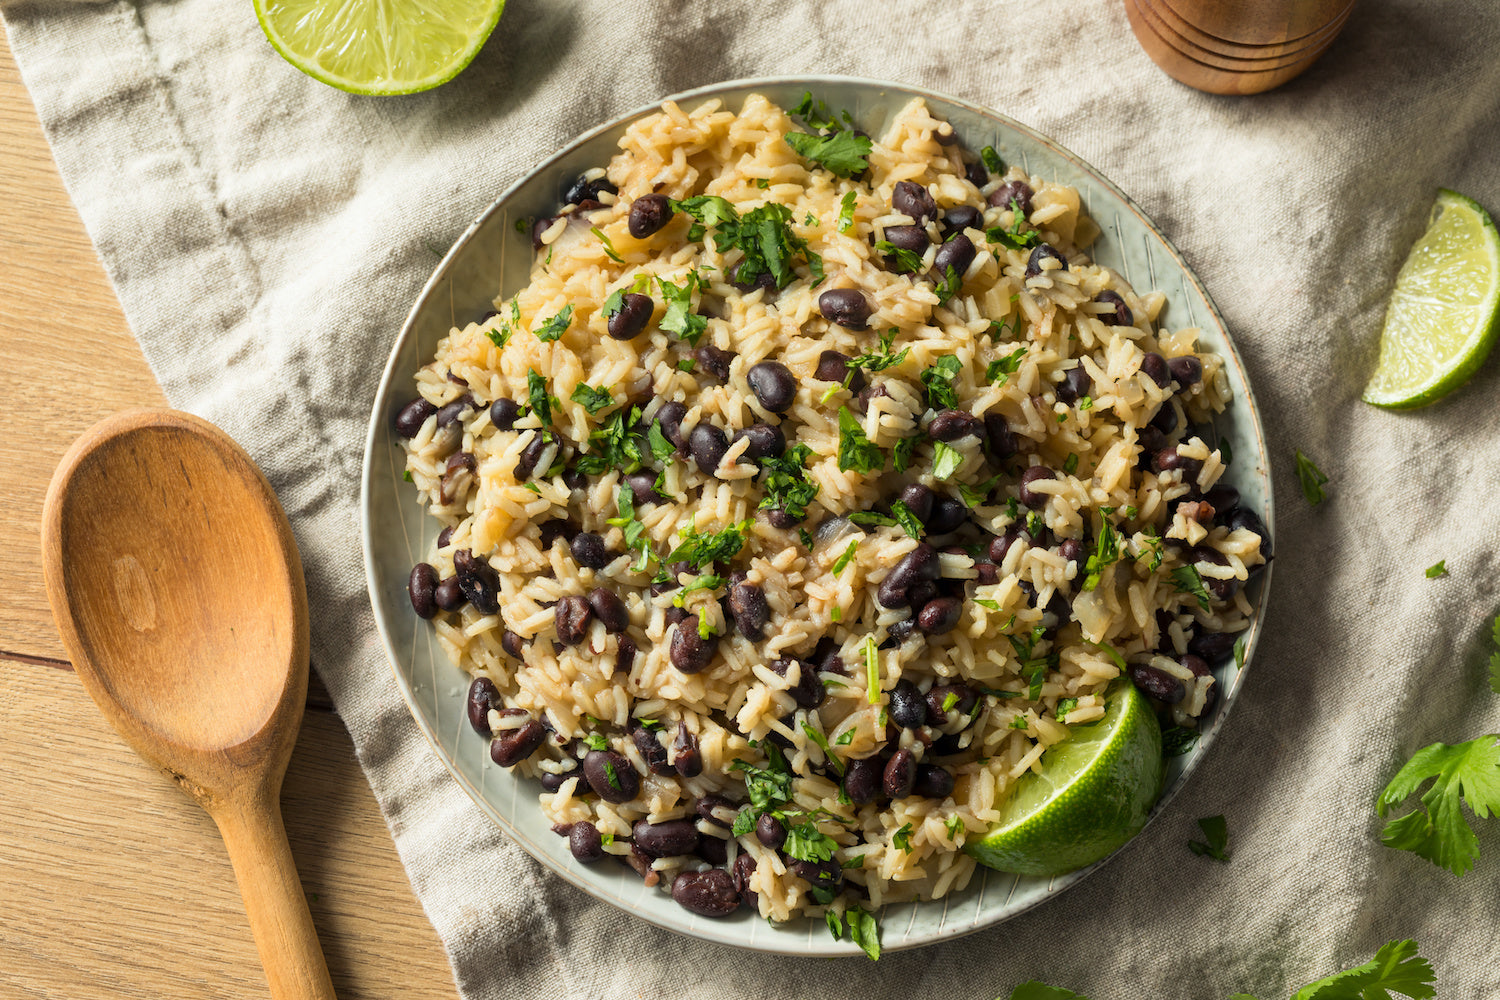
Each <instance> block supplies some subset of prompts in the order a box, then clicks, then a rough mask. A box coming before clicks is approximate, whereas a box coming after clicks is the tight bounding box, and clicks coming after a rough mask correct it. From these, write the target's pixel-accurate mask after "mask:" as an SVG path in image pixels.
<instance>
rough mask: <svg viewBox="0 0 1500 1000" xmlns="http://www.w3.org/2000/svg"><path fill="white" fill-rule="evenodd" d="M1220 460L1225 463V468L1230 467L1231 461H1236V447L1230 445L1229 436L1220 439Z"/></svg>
mask: <svg viewBox="0 0 1500 1000" xmlns="http://www.w3.org/2000/svg"><path fill="white" fill-rule="evenodd" d="M1219 461H1221V462H1223V463H1224V467H1225V468H1228V467H1229V463H1230V462H1233V461H1234V449H1233V448H1232V447H1231V446H1230V444H1229V439H1228V438H1223V439H1221V440H1220V441H1219Z"/></svg>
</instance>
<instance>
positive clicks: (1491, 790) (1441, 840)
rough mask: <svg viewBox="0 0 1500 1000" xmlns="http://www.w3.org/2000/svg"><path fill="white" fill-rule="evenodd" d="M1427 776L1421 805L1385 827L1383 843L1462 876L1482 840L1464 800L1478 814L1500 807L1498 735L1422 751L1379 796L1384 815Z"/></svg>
mask: <svg viewBox="0 0 1500 1000" xmlns="http://www.w3.org/2000/svg"><path fill="white" fill-rule="evenodd" d="M1429 779H1431V780H1432V785H1431V787H1429V788H1428V789H1427V791H1426V792H1425V793H1424V794H1423V795H1422V799H1421V806H1420V807H1419V808H1418V809H1416V810H1415V811H1413V812H1410V813H1407V814H1406V815H1405V816H1402V817H1400V818H1399V819H1394V820H1391V821H1390V822H1389V823H1387V824H1386V826H1385V829H1384V830H1382V831H1381V834H1380V842H1381V843H1383V844H1385V845H1386V846H1387V847H1394V848H1396V849H1397V850H1402V851H1411V852H1413V853H1414V854H1418V855H1420V856H1421V857H1424V858H1426V859H1427V860H1428V861H1431V862H1432V863H1433V864H1435V865H1437V866H1438V867H1439V868H1446V869H1448V870H1449V871H1451V872H1452V873H1453V874H1455V875H1463V874H1464V873H1465V872H1467V871H1469V869H1471V868H1473V867H1474V862H1475V860H1477V859H1478V857H1479V839H1478V838H1477V837H1475V836H1474V831H1473V830H1472V829H1471V828H1470V826H1469V824H1468V822H1467V821H1466V820H1465V819H1464V815H1463V810H1462V808H1461V806H1460V804H1461V803H1464V802H1466V803H1468V806H1469V809H1470V810H1472V811H1473V813H1474V815H1475V816H1477V817H1478V818H1479V819H1485V818H1486V817H1488V816H1489V814H1490V812H1491V811H1500V736H1496V735H1490V736H1481V737H1479V738H1478V739H1475V740H1470V741H1469V742H1467V743H1458V744H1455V745H1453V746H1448V745H1447V744H1444V743H1434V744H1432V745H1431V746H1428V747H1423V748H1422V749H1421V750H1418V751H1417V752H1416V753H1415V754H1414V755H1413V756H1412V758H1411V760H1409V761H1407V762H1406V765H1405V766H1404V767H1402V768H1401V770H1399V771H1397V772H1396V776H1395V777H1394V778H1392V779H1391V783H1390V784H1389V785H1387V786H1386V787H1385V791H1383V792H1381V793H1380V797H1379V798H1378V799H1376V800H1375V810H1376V812H1377V813H1379V814H1380V815H1381V816H1384V815H1385V814H1386V813H1387V812H1388V811H1390V810H1391V809H1394V808H1395V807H1396V806H1398V805H1400V804H1401V803H1402V802H1403V801H1405V800H1406V799H1407V798H1409V797H1410V796H1412V795H1413V794H1415V793H1416V791H1417V789H1418V788H1420V787H1421V786H1422V785H1423V784H1424V783H1425V782H1427V781H1428V780H1429Z"/></svg>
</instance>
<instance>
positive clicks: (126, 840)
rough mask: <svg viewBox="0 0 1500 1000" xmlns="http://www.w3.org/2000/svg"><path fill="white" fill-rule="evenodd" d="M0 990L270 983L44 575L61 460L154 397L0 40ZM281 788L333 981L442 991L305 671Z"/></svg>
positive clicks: (438, 953) (227, 897)
mask: <svg viewBox="0 0 1500 1000" xmlns="http://www.w3.org/2000/svg"><path fill="white" fill-rule="evenodd" d="M0 184H3V186H4V190H5V201H6V205H5V208H4V209H3V210H0V399H5V400H8V401H9V402H8V404H7V407H6V411H7V412H8V413H9V415H10V416H9V418H8V420H7V426H8V431H7V433H6V434H5V435H4V436H3V437H0V511H3V517H0V609H3V610H0V997H3V998H5V1000H10V998H21V997H28V998H32V997H47V998H51V997H56V998H68V1000H73V998H75V997H79V996H85V997H105V996H109V997H127V998H128V997H151V998H156V997H188V996H191V997H261V996H266V995H267V988H266V982H265V977H264V975H263V974H262V973H261V969H260V961H259V959H258V957H257V955H256V951H255V944H254V942H253V941H252V940H251V937H250V929H249V926H248V925H247V923H246V921H245V912H244V909H243V908H242V906H241V904H240V898H239V893H238V891H237V889H236V887H235V881H234V873H233V871H232V870H231V868H230V866H229V859H228V858H227V857H226V856H225V854H224V848H223V844H222V843H221V842H220V840H219V834H218V831H217V829H216V828H215V827H214V824H213V822H212V821H211V820H210V819H209V818H208V815H207V814H206V813H204V812H203V811H202V810H200V809H199V808H198V807H197V806H196V805H194V804H193V803H192V802H191V801H190V800H189V799H188V798H187V797H186V796H185V795H183V794H182V793H181V792H180V791H178V790H177V788H176V787H175V786H174V785H172V784H171V783H170V782H169V781H168V780H167V779H166V778H164V777H162V775H161V774H159V773H158V772H157V771H156V770H155V769H154V768H153V767H151V766H150V765H148V764H146V763H145V762H143V761H142V760H140V758H138V757H136V756H135V754H134V753H132V752H131V750H130V749H129V747H127V746H126V745H125V743H124V741H122V740H121V739H120V738H119V737H118V736H116V735H115V733H114V732H113V731H112V730H110V729H108V728H107V727H105V726H104V723H103V720H102V717H101V716H100V714H99V711H98V709H96V708H95V707H94V703H93V702H92V701H90V700H89V698H88V695H86V694H85V693H84V691H83V688H82V686H81V685H80V684H79V683H78V679H77V678H76V677H75V676H74V675H73V672H72V667H71V666H70V664H69V663H68V661H67V658H66V654H65V653H64V651H63V648H62V643H61V641H60V640H59V638H58V635H57V630H56V628H55V627H54V626H53V624H52V615H51V612H50V611H49V610H48V607H47V599H46V595H45V592H44V590H43V587H42V574H41V549H40V543H39V530H40V523H41V512H42V498H43V496H44V495H45V493H46V489H47V483H48V480H49V479H50V478H51V476H52V470H53V468H54V467H55V466H56V465H57V461H58V459H59V458H60V457H61V456H62V453H63V451H64V450H66V448H67V447H68V445H69V444H71V443H72V441H73V439H74V438H75V437H77V436H78V434H79V433H80V432H82V431H83V430H84V429H85V428H86V427H88V426H89V425H91V424H93V423H94V422H95V421H97V420H99V419H100V418H102V417H104V416H106V415H108V414H110V413H113V412H114V411H116V410H120V409H124V408H126V407H130V406H140V405H162V404H163V403H164V402H165V400H164V398H163V397H162V393H161V389H160V388H159V387H158V386H157V384H156V380H155V379H154V378H153V377H152V375H151V371H150V369H149V368H148V367H147V366H146V362H145V359H144V358H143V357H142V356H141V352H140V349H139V347H137V346H136V343H135V340H134V338H133V337H132V336H131V334H130V331H129V328H128V327H127V326H126V325H125V317H124V315H123V314H122V312H121V309H120V304H119V301H118V300H117V299H116V298H115V294H114V290H113V288H112V287H111V286H110V283H109V279H108V278H107V277H106V276H105V274H104V269H103V267H102V265H101V264H100V262H99V258H98V256H97V255H96V254H95V253H94V249H93V246H92V244H91V243H90V242H89V238H88V235H87V234H86V233H85V232H84V229H83V224H82V222H81V221H80V220H79V218H78V213H77V212H76V211H75V210H74V208H73V205H72V202H70V201H69V200H68V195H67V192H66V191H65V190H64V189H63V186H62V180H61V178H60V177H59V176H58V173H57V168H56V166H55V165H54V164H53V162H52V154H51V151H50V150H49V149H48V148H47V143H46V140H45V139H44V138H43V136H42V130H41V126H40V125H39V124H38V122H37V118H36V112H35V110H34V109H33V107H32V103H31V98H30V96H29V95H28V94H27V93H26V89H25V88H24V87H23V86H22V84H21V77H20V73H19V72H18V71H17V69H16V64H15V61H14V59H13V58H12V57H11V53H10V47H9V44H8V40H6V41H0ZM282 807H283V812H284V813H285V817H286V825H287V834H288V836H289V838H290V840H291V845H292V853H293V855H295V857H296V861H297V868H298V870H299V872H300V873H301V876H302V884H303V887H304V889H305V890H306V892H307V897H308V902H309V903H310V905H311V907H312V914H313V920H314V922H315V923H316V924H317V928H318V934H319V937H320V938H321V940H322V943H323V951H324V953H325V954H326V955H327V957H328V966H329V970H330V971H331V973H332V975H333V982H334V986H335V987H336V988H337V990H338V993H339V996H340V997H342V998H344V1000H354V998H358V997H372V998H373V997H381V998H385V997H394V996H401V997H403V998H437V997H444V998H450V1000H451V998H452V997H453V996H454V995H455V990H454V986H453V977H452V973H451V972H450V971H449V968H448V962H447V959H446V958H445V956H444V955H443V950H442V946H441V945H440V944H439V942H438V939H437V935H436V934H435V933H434V932H433V929H432V925H431V924H429V923H428V921H427V918H426V916H425V915H424V914H423V912H422V908H421V906H420V905H418V903H417V900H416V898H415V897H414V896H413V895H412V891H411V886H410V884H409V883H408V881H407V878H406V873H405V871H404V870H403V869H402V867H401V862H400V859H399V858H398V857H397V856H396V848H395V845H394V844H393V843H392V841H391V837H390V834H389V832H388V831H387V830H386V826H385V821H384V820H383V819H382V818H381V816H380V809H379V807H378V806H377V805H376V803H375V798H374V796H373V795H372V794H371V792H370V786H369V785H368V784H367V783H366V782H365V778H364V774H363V773H362V772H361V771H360V769H359V765H358V763H357V762H356V761H355V759H354V747H353V745H352V744H351V743H350V740H349V735H348V733H347V732H346V731H345V729H344V726H343V723H342V722H341V721H340V720H339V717H338V715H337V714H335V713H334V712H333V710H332V706H331V705H330V703H329V701H328V696H327V694H326V693H325V692H324V691H323V690H322V688H321V686H320V685H318V683H317V681H316V679H314V682H313V685H312V690H311V691H310V693H309V697H308V704H307V713H306V719H305V721H304V722H303V725H302V733H301V736H300V738H299V739H298V742H297V749H296V752H295V753H294V755H293V756H292V762H291V766H290V768H289V769H288V771H287V776H286V784H285V787H284V790H283V792H282Z"/></svg>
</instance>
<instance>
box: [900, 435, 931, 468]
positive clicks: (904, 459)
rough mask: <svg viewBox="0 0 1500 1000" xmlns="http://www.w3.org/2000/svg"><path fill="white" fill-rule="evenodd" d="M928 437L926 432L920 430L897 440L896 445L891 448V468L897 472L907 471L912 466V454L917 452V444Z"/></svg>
mask: <svg viewBox="0 0 1500 1000" xmlns="http://www.w3.org/2000/svg"><path fill="white" fill-rule="evenodd" d="M926 439H927V435H926V434H923V433H921V432H918V433H916V434H913V435H912V436H911V437H906V438H902V439H901V440H899V441H897V442H896V446H895V447H894V448H892V449H891V468H892V469H893V470H895V471H896V472H905V471H906V470H907V469H908V468H910V467H911V460H912V456H914V455H915V454H916V453H917V445H919V444H921V443H922V442H923V441H925V440H926Z"/></svg>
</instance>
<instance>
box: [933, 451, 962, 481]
mask: <svg viewBox="0 0 1500 1000" xmlns="http://www.w3.org/2000/svg"><path fill="white" fill-rule="evenodd" d="M933 449H934V450H933V454H932V478H933V479H937V480H941V481H943V482H947V481H948V479H950V478H951V477H952V476H953V474H954V473H955V472H957V471H958V469H959V466H961V465H963V464H964V453H963V452H961V451H959V450H958V449H957V448H955V447H953V446H952V445H951V444H948V443H947V442H945V441H939V442H938V443H937V444H935V445H934V446H933Z"/></svg>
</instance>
